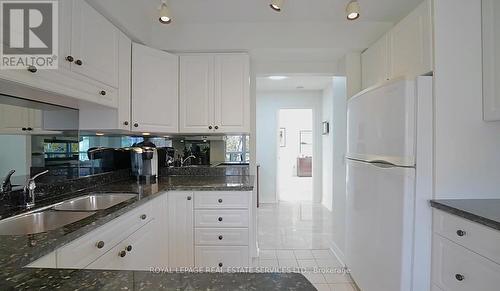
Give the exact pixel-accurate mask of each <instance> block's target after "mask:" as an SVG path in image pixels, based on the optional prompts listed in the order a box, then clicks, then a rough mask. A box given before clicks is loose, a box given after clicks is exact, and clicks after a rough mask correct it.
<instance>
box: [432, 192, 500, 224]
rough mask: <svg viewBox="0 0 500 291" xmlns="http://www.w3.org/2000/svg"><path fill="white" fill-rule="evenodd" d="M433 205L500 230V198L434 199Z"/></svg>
mask: <svg viewBox="0 0 500 291" xmlns="http://www.w3.org/2000/svg"><path fill="white" fill-rule="evenodd" d="M431 206H432V207H434V208H437V209H440V210H442V211H445V212H448V213H451V214H454V215H457V216H460V217H462V218H465V219H468V220H471V221H474V222H477V223H480V224H482V225H485V226H488V227H491V228H494V229H496V230H500V199H456V200H432V201H431Z"/></svg>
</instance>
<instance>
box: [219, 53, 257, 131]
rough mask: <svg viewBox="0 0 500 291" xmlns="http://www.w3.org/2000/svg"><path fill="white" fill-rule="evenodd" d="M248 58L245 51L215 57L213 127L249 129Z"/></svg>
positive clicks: (233, 129) (220, 129)
mask: <svg viewBox="0 0 500 291" xmlns="http://www.w3.org/2000/svg"><path fill="white" fill-rule="evenodd" d="M249 64H250V60H249V57H248V55H246V54H223V55H216V56H215V97H214V109H215V111H214V113H215V119H214V129H215V131H216V132H222V133H246V132H250V65H249Z"/></svg>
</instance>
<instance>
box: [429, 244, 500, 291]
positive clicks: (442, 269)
mask: <svg viewBox="0 0 500 291" xmlns="http://www.w3.org/2000/svg"><path fill="white" fill-rule="evenodd" d="M432 257H433V258H432V280H433V283H434V284H435V285H436V286H437V287H439V288H441V289H442V290H443V291H471V290H474V291H492V290H498V286H500V265H497V264H495V263H494V262H492V261H490V260H488V259H486V258H483V257H482V256H480V255H478V254H475V253H473V252H471V251H469V250H467V249H466V248H464V247H462V246H459V245H457V244H456V243H454V242H452V241H450V240H448V239H446V238H444V237H441V236H440V235H436V234H435V235H434V239H433V255H432Z"/></svg>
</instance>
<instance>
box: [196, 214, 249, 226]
mask: <svg viewBox="0 0 500 291" xmlns="http://www.w3.org/2000/svg"><path fill="white" fill-rule="evenodd" d="M194 220H195V221H194V225H195V227H248V210H195V213H194Z"/></svg>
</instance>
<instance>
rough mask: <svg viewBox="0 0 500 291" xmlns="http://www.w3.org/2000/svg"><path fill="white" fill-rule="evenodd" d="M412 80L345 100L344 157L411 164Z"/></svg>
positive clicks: (398, 82) (412, 136)
mask: <svg viewBox="0 0 500 291" xmlns="http://www.w3.org/2000/svg"><path fill="white" fill-rule="evenodd" d="M415 95H416V87H415V81H408V80H397V81H393V82H390V83H386V84H385V85H383V86H380V87H377V88H375V89H371V90H369V91H364V92H361V93H360V94H359V95H356V96H354V97H353V98H351V99H350V100H349V102H348V112H347V120H348V124H347V132H348V133H347V157H348V158H352V159H357V160H362V161H386V162H389V163H392V164H394V165H399V166H414V165H415V135H416V134H415V122H416V117H415V116H416V107H415V106H416V98H415Z"/></svg>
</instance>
